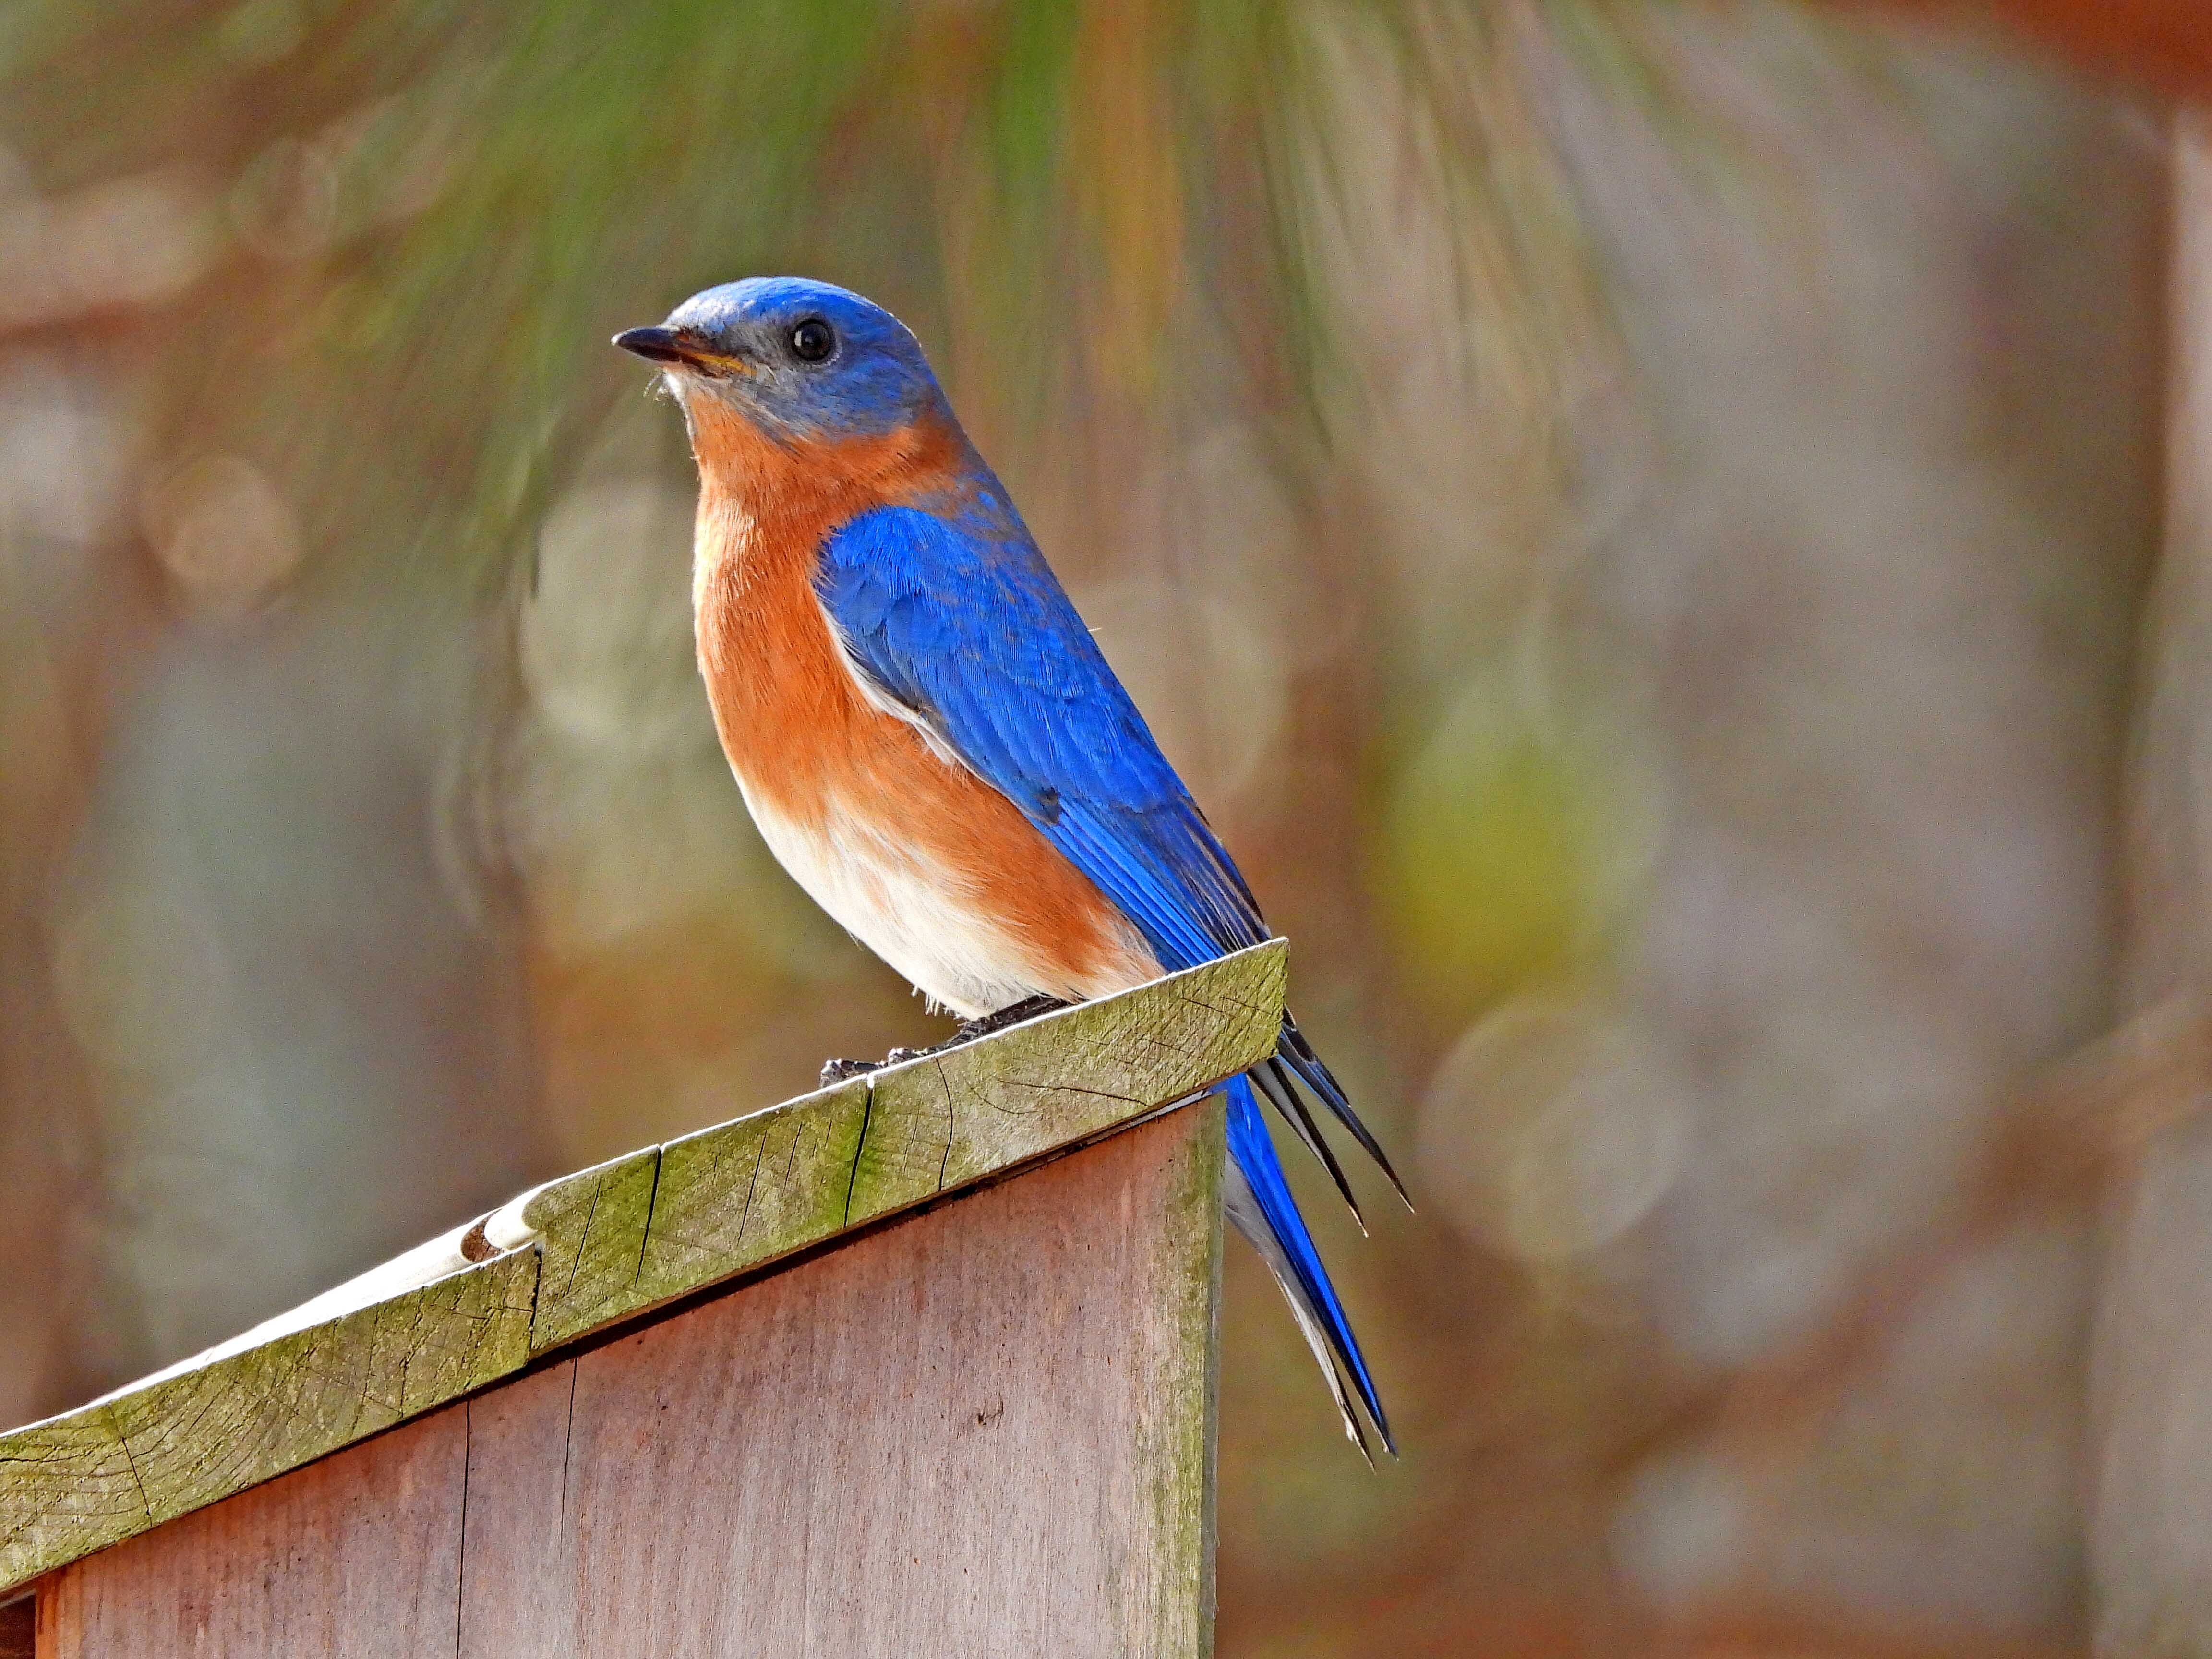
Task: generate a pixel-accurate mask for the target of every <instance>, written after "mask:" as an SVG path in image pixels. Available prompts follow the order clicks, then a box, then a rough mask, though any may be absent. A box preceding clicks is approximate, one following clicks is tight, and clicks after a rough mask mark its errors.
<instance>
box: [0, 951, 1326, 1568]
mask: <svg viewBox="0 0 2212 1659" xmlns="http://www.w3.org/2000/svg"><path fill="white" fill-rule="evenodd" d="M1284 978H1285V946H1284V945H1283V943H1282V942H1281V941H1280V940H1274V941H1271V942H1269V943H1268V944H1267V945H1260V946H1257V947H1255V948H1254V949H1252V950H1250V951H1243V952H1241V953H1239V954H1238V955H1237V956H1234V957H1226V958H1224V959H1223V960H1221V961H1219V962H1215V963H1208V964H1206V966H1204V967H1202V968H1198V969H1192V970H1190V971H1189V972H1188V973H1183V974H1178V975H1174V976H1172V977H1170V978H1168V979H1164V980H1161V981H1156V982H1154V983H1153V984H1151V985H1148V986H1144V987H1139V988H1138V989H1136V990H1133V991H1131V992H1127V993H1126V994H1122V995H1120V996H1116V997H1112V998H1107V999H1103V1000H1100V1001H1097V1002H1094V1003H1086V1004H1084V1005H1081V1006H1078V1007H1074V1008H1070V1009H1066V1010H1064V1011H1061V1012H1057V1013H1054V1014H1051V1015H1048V1016H1046V1017H1045V1018H1041V1019H1036V1020H1032V1021H1029V1022H1027V1023H1025V1024H1022V1025H1019V1026H1017V1027H1015V1028H1013V1029H1012V1030H1008V1031H1005V1032H1001V1033H999V1034H997V1035H994V1036H991V1037H987V1038H985V1039H983V1040H981V1041H980V1042H975V1043H971V1044H969V1045H966V1046H963V1047H962V1048H956V1049H952V1050H951V1051H948V1052H946V1053H945V1054H937V1055H931V1056H927V1057H925V1058H924V1059H921V1060H915V1061H912V1062H909V1063H908V1064H905V1065H902V1066H891V1067H886V1068H885V1069H884V1070H883V1071H881V1072H878V1073H873V1074H872V1075H870V1076H869V1077H867V1078H865V1079H855V1080H854V1081H853V1082H851V1083H848V1084H844V1085H839V1086H838V1087H836V1088H833V1089H827V1090H823V1091H819V1092H817V1093H815V1094H811V1095H807V1096H804V1097H800V1098H799V1099H798V1100H794V1101H789V1102H787V1103H784V1104H782V1105H781V1106H775V1107H771V1108H769V1109H767V1110H765V1111H763V1112H758V1113H755V1114H754V1115H751V1116H750V1117H746V1118H741V1119H739V1120H738V1121H735V1122H732V1123H728V1124H725V1125H722V1126H720V1127H716V1128H713V1129H707V1130H702V1131H701V1132H700V1133H697V1134H695V1135H690V1136H687V1137H685V1138H684V1139H680V1140H677V1141H673V1142H671V1143H670V1144H669V1145H668V1146H665V1147H648V1148H646V1149H644V1150H643V1151H641V1152H633V1153H631V1154H629V1155H628V1156H627V1157H624V1158H617V1159H615V1160H613V1161H612V1162H611V1163H608V1164H602V1165H599V1166H598V1167H597V1168H595V1169H592V1170H584V1171H582V1172H580V1174H577V1175H574V1176H567V1177H565V1178H563V1179H562V1180H560V1181H556V1182H550V1183H549V1184H548V1185H546V1186H545V1187H543V1188H538V1189H537V1190H536V1191H535V1192H533V1193H531V1194H526V1195H525V1197H524V1198H523V1199H521V1200H517V1201H516V1203H515V1204H514V1205H511V1206H507V1209H506V1210H502V1211H501V1212H498V1213H497V1214H495V1216H493V1217H489V1218H486V1223H485V1225H484V1228H483V1233H484V1234H485V1235H488V1236H489V1237H491V1238H492V1239H494V1240H495V1241H496V1242H499V1243H508V1244H512V1245H513V1246H515V1248H513V1249H510V1250H508V1252H507V1254H504V1255H499V1256H495V1257H494V1258H493V1259H491V1260H489V1261H484V1262H482V1263H479V1264H477V1265H476V1266H474V1267H470V1268H468V1269H466V1270H465V1271H464V1272H461V1273H455V1274H453V1275H452V1276H451V1277H449V1278H447V1279H440V1280H437V1281H435V1282H434V1283H432V1284H429V1285H423V1286H421V1287H420V1288H417V1289H412V1290H408V1291H404V1292H401V1293H398V1294H396V1295H392V1296H391V1297H386V1299H383V1300H380V1301H378V1302H375V1303H374V1304H370V1305H368V1306H366V1307H362V1308H361V1309H358V1310H355V1311H353V1312H349V1313H347V1314H345V1315H343V1316H339V1317H337V1318H332V1319H328V1320H325V1321H322V1322H319V1323H316V1324H314V1325H312V1326H309V1327H307V1328H304V1329H301V1330H299V1331H296V1332H290V1333H287V1334H283V1335H282V1336H279V1337H276V1338H275V1339H273V1340H270V1341H267V1342H264V1343H261V1344H259V1345H258V1346H254V1347H251V1348H247V1349H245V1350H243V1351H241V1352H236V1353H232V1354H227V1355H224V1356H222V1357H221V1358H214V1359H210V1360H209V1361H208V1362H207V1363H204V1364H197V1365H194V1366H191V1368H189V1369H186V1370H181V1371H180V1372H179V1373H178V1374H176V1375H173V1376H163V1377H161V1378H159V1379H156V1380H152V1381H149V1383H143V1384H141V1385H138V1386H137V1387H134V1388H132V1389H126V1390H124V1391H123V1392H121V1393H119V1394H118V1395H112V1396H110V1397H109V1398H108V1399H106V1400H104V1401H94V1403H93V1404H91V1405H89V1406H87V1407H82V1408H81V1409H79V1410H77V1411H75V1412H70V1413H65V1414H64V1415H63V1416H60V1417H57V1418H52V1419H48V1420H46V1422H44V1423H38V1424H33V1425H29V1426H28V1427H26V1428H22V1429H18V1430H15V1431H11V1432H9V1433H7V1434H4V1435H0V1590H4V1589H9V1588H12V1587H14V1586H15V1585H17V1584H21V1583H27V1582H28V1581H29V1580H30V1579H32V1578H33V1577H37V1576H38V1575H40V1574H41V1573H44V1572H46V1571H51V1570H52V1569H53V1568H55V1567H57V1566H59V1565H63V1564H64V1563H66V1562H69V1561H71V1560H74V1559H77V1558H78V1557H80V1556H82V1555H84V1554H86V1553H88V1552H90V1551H93V1550H96V1549H100V1548H102V1547H105V1546H107V1545H110V1544H112V1543H115V1542H117V1541H119V1540H122V1539H125V1538H128V1537H130V1536H131V1535H133V1534H137V1533H140V1532H143V1531H145V1530H146V1529H147V1528H150V1527H154V1526H158V1525H160V1524H161V1522H165V1521H167V1520H169V1519H170V1518H172V1517H173V1516H179V1515H182V1514H185V1513H186V1512H188V1511H190V1510H194V1509H197V1508H199V1507H201V1506H203V1505H205V1504H211V1503H214V1502H216V1500H218V1499H221V1498H226V1497H228V1495H230V1494H231V1493H234V1492H240V1491H242V1490H244V1489H245V1488H246V1487H247V1486H252V1485H253V1484H254V1483H256V1482H258V1481H262V1480H268V1479H270V1477H272V1476H274V1475H276V1474H282V1473H283V1472H284V1471H285V1470H288V1469H292V1468H297V1467H299V1466H300V1465H301V1464H302V1463H304V1462H307V1461H308V1460H310V1459H312V1458H315V1457H319V1456H321V1455H324V1454H325V1453H327V1452H330V1451H332V1450H334V1449H337V1448H339V1447H342V1446H345V1445H348V1444H349V1443H352V1442H354V1441H356V1440H360V1439H362V1438H363V1437H366V1436H368V1435H371V1434H374V1433H376V1432H377V1431H380V1430H382V1429H385V1428H387V1427H389V1426H391V1425H393V1424H395V1423H398V1422H401V1421H404V1420H405V1419H408V1418H410V1417H413V1416H416V1415H418V1414H420V1413H423V1412H426V1411H428V1410H430V1409H432V1408H433V1407H437V1406H439V1405H441V1404H443V1403H444V1402H446V1401H450V1400H453V1399H454V1398H456V1397H458V1396H459V1395H462V1394H465V1393H467V1392H469V1391H470V1390H471V1389H477V1388H480V1387H482V1386H483V1385H484V1384H485V1383H489V1382H492V1381H494V1380H495V1379H497V1378H499V1377H501V1376H507V1375H509V1374H511V1373H513V1372H514V1371H516V1370H520V1369H521V1367H522V1366H523V1365H524V1364H526V1361H527V1360H528V1359H529V1358H531V1357H532V1356H534V1355H539V1354H543V1353H544V1352H548V1351H550V1350H552V1349H555V1348H557V1347H558V1346H561V1345H562V1344H564V1343H567V1342H569V1341H572V1340H574V1339H575V1338H576V1337H578V1336H580V1335H581V1334H585V1333H586V1332H589V1331H592V1330H593V1329H596V1328H600V1327H603V1326H605V1325H607V1324H609V1323H611V1322H614V1321H617V1320H619V1319H623V1318H625V1317H629V1316H634V1315H636V1314H638V1313H640V1312H641V1311H643V1310H649V1309H651V1308H653V1307H654V1306H657V1305H659V1304H663V1303H665V1302H667V1301H670V1300H671V1299H673V1298H675V1297H681V1296H684V1295H686V1294H689V1293H690V1292H691V1291H696V1290H698V1289H700V1288H701V1287H702V1286H705V1285H711V1284H714V1283H715V1282H716V1281H718V1280H720V1279H726V1278H729V1277H731V1276H732V1275H734V1274H738V1273H744V1272H748V1271H750V1270H752V1269H755V1268H757V1267H761V1266H763V1265H764V1264H766V1263H769V1262H772V1261H775V1260H777V1259H778V1258H780V1257H782V1256H785V1255H790V1254H791V1253H793V1252H794V1251H797V1250H801V1249H807V1248H809V1247H811V1246H814V1245H817V1244H819V1243H823V1242H824V1241H825V1240H828V1239H829V1238H832V1237H836V1235H837V1234H838V1233H840V1232H841V1231H844V1230H846V1229H847V1228H849V1227H853V1226H857V1225H861V1224H863V1223H866V1222H869V1221H872V1220H874V1219H877V1218H881V1217H883V1216H884V1215H886V1214H889V1213H890V1212H895V1211H896V1210H898V1209H901V1208H903V1207H906V1206H912V1205H915V1204H918V1203H921V1202H923V1201H925V1200H929V1199H932V1198H934V1197H936V1196H938V1195H939V1194H945V1193H950V1192H951V1191H954V1190H956V1189H957V1188H961V1187H963V1186H965V1185H968V1184H970V1183H973V1182H976V1181H978V1180H980V1179H982V1178H985V1177H987V1176H992V1175H995V1174H998V1173H1000V1172H1003V1171H1005V1170H1009V1169H1012V1168H1014V1167H1017V1166H1018V1165H1020V1164H1025V1163H1028V1162H1030V1161H1032V1160H1034V1159H1036V1158H1042V1157H1044V1156H1047V1155H1048V1154H1050V1153H1053V1152H1057V1151H1060V1150H1062V1149H1064V1148H1066V1147H1068V1146H1073V1145H1075V1144H1078V1143H1079V1142H1081V1141H1084V1140H1085V1139H1091V1138H1092V1137H1095V1136H1097V1135H1098V1134H1101V1133H1105V1132H1106V1131H1109V1130H1110V1129H1112V1128H1114V1127H1116V1126H1118V1125H1121V1124H1125V1123H1127V1122H1129V1121H1133V1120H1134V1119H1136V1118H1139V1117H1140V1116H1142V1115H1145V1114H1146V1112H1149V1111H1151V1110H1152V1109H1155V1108H1156V1107H1158V1106H1162V1105H1165V1104H1167V1103H1170V1102H1172V1101H1175V1100H1177V1099H1180V1098H1183V1097H1188V1095H1190V1094H1191V1093H1193V1092H1194V1091H1197V1090H1200V1089H1202V1088H1203V1087H1205V1086H1206V1085H1208V1084H1211V1083H1212V1082H1215V1081H1217V1080H1218V1079H1220V1078H1223V1077H1225V1076H1227V1075H1229V1074H1231V1073H1234V1072H1236V1071H1238V1070H1240V1069H1242V1068H1243V1066H1247V1065H1249V1064H1251V1063H1252V1062H1253V1061H1255V1060H1258V1059H1260V1058H1261V1057H1262V1056H1264V1055H1266V1054H1268V1053H1270V1052H1272V1051H1273V1046H1274V1042H1275V1037H1276V1030H1277V1025H1278V1023H1279V1019H1280V1016H1281V1009H1282V1000H1283V983H1284ZM493 1224H502V1225H493ZM541 1264H542V1266H541Z"/></svg>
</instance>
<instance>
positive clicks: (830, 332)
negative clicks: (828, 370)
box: [791, 317, 837, 363]
mask: <svg viewBox="0 0 2212 1659" xmlns="http://www.w3.org/2000/svg"><path fill="white" fill-rule="evenodd" d="M836 349H837V335H836V330H834V329H832V328H831V327H830V326H829V324H827V323H825V322H823V320H822V319H820V318H819V317H809V318H808V319H806V320H805V322H803V323H801V324H799V326H798V327H796V328H794V329H793V330H792V331H791V355H792V356H794V357H796V358H798V359H799V362H802V363H818V362H821V361H822V360H823V358H824V357H827V356H829V354H830V353H831V352H833V351H835V350H836Z"/></svg>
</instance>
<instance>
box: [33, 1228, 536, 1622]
mask: <svg viewBox="0 0 2212 1659" xmlns="http://www.w3.org/2000/svg"><path fill="white" fill-rule="evenodd" d="M537 1277H538V1258H537V1253H536V1252H535V1251H534V1250H523V1251H518V1252H515V1253H513V1254H511V1255H503V1256H498V1257H495V1258H493V1259H492V1260H490V1261H484V1262H482V1263H479V1264H478V1265H477V1266H476V1267H471V1268H469V1269H467V1270H466V1271H465V1272H463V1273H455V1274H453V1276H452V1277H451V1278H448V1279H441V1280H439V1281H437V1282H436V1283H435V1284H431V1285H424V1286H422V1288H421V1289H419V1290H415V1291H408V1292H406V1293H405V1294H404V1295H402V1296H398V1297H393V1298H392V1299H391V1300H390V1301H387V1302H383V1303H380V1304H376V1305H375V1306H374V1307H369V1308H364V1309H362V1310H360V1311H358V1312H356V1313H351V1314H348V1315H346V1316H343V1317H342V1318H338V1319H334V1320H331V1321H329V1322H326V1323H324V1324H320V1325H313V1326H310V1327H308V1328H307V1329H305V1330H302V1331H296V1332H294V1333H292V1334H289V1335H286V1336H282V1337H279V1338H277V1339H276V1340H274V1341H272V1342H269V1343H265V1344H264V1345H263V1346H259V1347H258V1348H251V1349H248V1350H247V1351H246V1352H243V1353H239V1354H234V1355H231V1356H229V1357H228V1358H222V1359H219V1360H216V1361H215V1362H214V1363H213V1364H209V1365H207V1366H204V1367H203V1368H201V1369H199V1370H192V1371H188V1372H185V1374H183V1375H182V1376H173V1377H169V1378H167V1379H165V1380H163V1381H161V1382H157V1383H152V1384H150V1385H148V1386H145V1387H143V1388H138V1389H125V1391H123V1392H122V1393H120V1394H117V1395H111V1396H109V1397H108V1398H107V1399H106V1400H105V1401H96V1402H95V1403H94V1404H93V1405H91V1406H88V1407H84V1408H82V1410H79V1411H76V1412H71V1413H68V1414H66V1415H65V1416H62V1417H57V1418H50V1419H47V1420H46V1422H44V1423H34V1424H33V1425H30V1426H29V1427H27V1428H23V1429H18V1430H16V1431H14V1432H12V1433H10V1434H8V1435H5V1436H0V1585H13V1584H16V1583H22V1582H24V1581H26V1580H27V1579H29V1578H32V1577H35V1576H37V1575H38V1574H40V1573H41V1572H44V1571H46V1570H48V1569H49V1568H51V1567H53V1566H55V1565H59V1564H60V1563H62V1562H64V1561H69V1560H72V1559H76V1557H78V1556H81V1555H83V1554H86V1553H88V1552H90V1551H92V1550H96V1549H99V1548H100V1547H103V1546H105V1545H107V1544H112V1543H114V1542H116V1541H118V1540H120V1539H124V1538H127V1537H130V1536H131V1535H132V1534H135V1533H140V1532H143V1531H145V1530H147V1529H148V1528H151V1527H155V1526H159V1525H160V1524H161V1522H165V1521H167V1520H170V1519H171V1518H173V1517H174V1516H180V1515H183V1514H185V1512H186V1511H188V1510H195V1509H197V1508H199V1507H201V1506H202V1505H204V1504H210V1503H212V1502H214V1501H215V1500H216V1499H217V1498H225V1497H228V1496H229V1495H230V1494H231V1493H233V1492H240V1491H242V1490H244V1489H245V1488H246V1487H247V1486H252V1485H254V1484H255V1483H256V1482H258V1481H263V1480H268V1479H270V1477H271V1476H273V1475H277V1474H283V1472H284V1471H285V1470H287V1469H293V1468H298V1467H299V1466H300V1465H301V1464H302V1463H305V1462H308V1461H310V1460H311V1459H313V1458H317V1457H320V1456H322V1455H324V1454H325V1453H326V1452H329V1451H331V1450H333V1449H337V1447H340V1446H344V1445H348V1444H350V1443H353V1442H354V1441H356V1440H360V1439H362V1438H364V1437H367V1436H368V1435H372V1434H374V1433H375V1432H377V1431H379V1430H380V1429H385V1428H388V1427H390V1426H391V1425H393V1424H395V1423H398V1422H402V1421H404V1419H408V1418H410V1417H415V1416H419V1415H420V1414H421V1413H424V1412H426V1411H428V1410H429V1409H431V1408H432V1407H435V1406H438V1405H441V1404H443V1403H444V1402H445V1401H449V1400H453V1399H455V1398H457V1397H458V1396H459V1395H464V1394H466V1393H468V1392H469V1391H470V1390H471V1389H476V1388H478V1387H481V1386H482V1385H483V1383H487V1382H489V1381H491V1380H492V1379H494V1378H495V1377H500V1376H506V1375H507V1374H508V1373H509V1372H511V1371H513V1370H517V1369H519V1368H520V1366H521V1365H522V1364H523V1363H524V1361H525V1359H526V1357H527V1345H528V1340H529V1331H530V1307H531V1297H532V1290H533V1288H534V1286H535V1285H536V1283H537Z"/></svg>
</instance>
